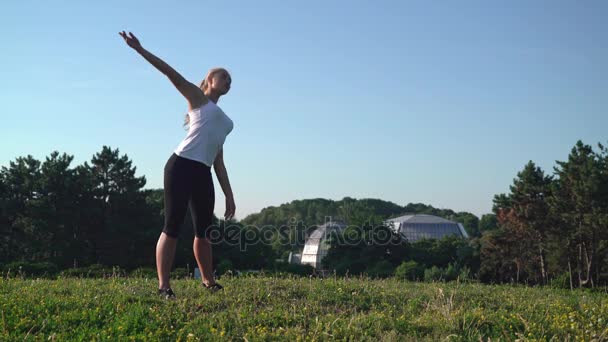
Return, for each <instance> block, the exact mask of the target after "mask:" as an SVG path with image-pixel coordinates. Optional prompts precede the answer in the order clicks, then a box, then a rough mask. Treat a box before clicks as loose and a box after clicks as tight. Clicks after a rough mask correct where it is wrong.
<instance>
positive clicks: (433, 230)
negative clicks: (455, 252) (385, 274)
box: [385, 214, 469, 242]
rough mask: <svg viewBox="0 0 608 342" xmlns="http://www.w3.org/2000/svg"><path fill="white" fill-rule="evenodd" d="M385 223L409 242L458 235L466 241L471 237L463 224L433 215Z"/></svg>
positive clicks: (414, 216) (408, 217)
mask: <svg viewBox="0 0 608 342" xmlns="http://www.w3.org/2000/svg"><path fill="white" fill-rule="evenodd" d="M385 222H386V223H388V225H389V227H391V228H392V229H393V230H394V231H395V232H397V233H400V234H401V235H402V236H403V237H405V238H406V239H407V240H408V241H409V242H414V241H418V240H421V239H441V238H443V237H444V236H448V235H456V236H459V237H462V238H465V239H466V238H468V237H469V235H468V234H467V232H466V231H465V230H464V227H463V226H462V224H460V223H458V222H454V221H450V220H446V219H444V218H441V217H438V216H433V215H424V214H415V215H404V216H400V217H395V218H392V219H388V220H386V221H385Z"/></svg>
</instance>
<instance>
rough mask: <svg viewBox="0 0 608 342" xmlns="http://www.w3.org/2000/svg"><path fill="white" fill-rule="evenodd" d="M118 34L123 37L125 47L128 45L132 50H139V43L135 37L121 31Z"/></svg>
mask: <svg viewBox="0 0 608 342" xmlns="http://www.w3.org/2000/svg"><path fill="white" fill-rule="evenodd" d="M118 34H119V35H120V36H121V37H123V38H124V40H125V42H126V43H127V45H129V46H130V47H131V48H133V49H134V50H137V49H139V48H141V43H139V39H137V37H135V35H134V34H133V33H131V32H129V35H127V34H126V33H125V31H122V32H118Z"/></svg>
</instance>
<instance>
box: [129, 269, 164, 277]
mask: <svg viewBox="0 0 608 342" xmlns="http://www.w3.org/2000/svg"><path fill="white" fill-rule="evenodd" d="M129 275H130V276H131V277H133V278H156V276H157V274H156V270H155V269H153V268H151V267H139V268H136V269H134V270H133V271H131V273H130V274H129Z"/></svg>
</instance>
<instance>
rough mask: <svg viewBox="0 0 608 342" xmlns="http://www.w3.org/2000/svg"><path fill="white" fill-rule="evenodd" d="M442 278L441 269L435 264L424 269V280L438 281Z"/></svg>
mask: <svg viewBox="0 0 608 342" xmlns="http://www.w3.org/2000/svg"><path fill="white" fill-rule="evenodd" d="M442 279H443V272H442V270H441V269H440V268H439V267H437V266H433V267H431V268H427V269H426V270H424V281H428V282H431V281H439V280H442Z"/></svg>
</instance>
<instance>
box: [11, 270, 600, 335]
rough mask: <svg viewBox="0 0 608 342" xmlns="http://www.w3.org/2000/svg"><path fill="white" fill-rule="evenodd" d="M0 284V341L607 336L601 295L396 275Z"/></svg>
mask: <svg viewBox="0 0 608 342" xmlns="http://www.w3.org/2000/svg"><path fill="white" fill-rule="evenodd" d="M221 283H222V284H223V285H224V287H225V290H224V291H223V292H218V293H209V292H208V291H206V290H205V289H203V288H201V287H200V285H199V284H198V282H197V281H195V280H177V281H174V284H173V288H174V289H175V292H176V294H177V295H178V300H176V301H165V300H162V299H160V298H158V297H157V296H156V294H155V291H156V280H154V279H137V278H135V279H128V278H112V279H74V278H72V279H70V278H66V279H58V280H27V279H25V280H23V279H9V280H7V279H2V280H0V310H1V317H0V340H1V341H17V340H18V341H23V340H24V339H26V340H40V341H42V340H44V341H47V340H55V341H66V340H86V341H92V340H111V341H128V340H166V341H175V340H178V341H196V340H218V339H233V340H244V341H262V340H276V339H280V340H290V341H298V340H302V341H304V340H306V341H308V340H310V341H315V340H331V339H337V340H373V341H378V340H380V341H402V340H450V341H460V340H476V341H479V340H480V337H482V338H483V340H488V338H491V340H492V341H496V340H501V341H512V340H516V339H520V340H550V339H553V340H558V341H563V340H577V341H578V340H597V341H601V340H607V339H608V325H607V323H608V294H607V293H606V291H593V292H592V291H574V292H571V291H569V290H558V289H550V288H532V287H523V286H504V285H501V286H489V285H480V284H457V283H455V282H452V283H447V284H446V283H410V282H404V281H398V280H395V279H387V280H369V279H358V278H357V279H355V278H352V279H340V278H338V279H333V278H331V279H324V280H319V279H308V278H275V277H244V278H225V277H224V278H223V279H222V281H221Z"/></svg>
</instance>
